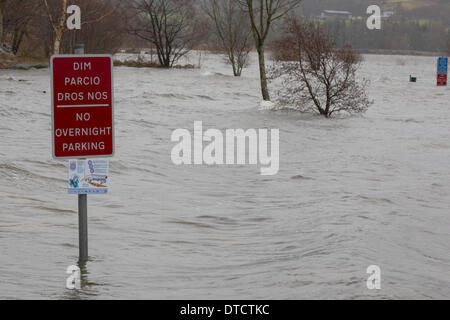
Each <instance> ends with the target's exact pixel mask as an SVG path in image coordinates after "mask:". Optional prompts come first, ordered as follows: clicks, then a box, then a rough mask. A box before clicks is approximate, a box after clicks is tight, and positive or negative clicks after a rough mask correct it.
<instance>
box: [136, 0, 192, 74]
mask: <svg viewBox="0 0 450 320" xmlns="http://www.w3.org/2000/svg"><path fill="white" fill-rule="evenodd" d="M132 4H133V9H134V14H133V20H134V21H132V22H130V26H129V32H130V33H131V34H133V35H135V36H137V37H138V38H141V39H144V40H146V41H148V42H150V43H152V44H153V45H154V46H155V48H156V54H157V56H158V61H159V63H160V65H161V66H163V67H166V68H170V67H172V66H173V65H174V64H175V63H176V62H177V61H178V60H179V59H180V58H181V57H183V56H184V55H186V54H187V53H188V52H189V51H190V50H191V49H192V48H193V46H194V45H195V44H196V42H197V40H198V39H197V38H196V31H197V30H196V25H195V23H194V19H193V16H194V7H193V1H192V0H134V1H132Z"/></svg>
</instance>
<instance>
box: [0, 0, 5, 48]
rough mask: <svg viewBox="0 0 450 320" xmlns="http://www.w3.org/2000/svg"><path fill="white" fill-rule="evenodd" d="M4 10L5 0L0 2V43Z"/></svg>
mask: <svg viewBox="0 0 450 320" xmlns="http://www.w3.org/2000/svg"><path fill="white" fill-rule="evenodd" d="M4 10H5V0H0V43H1V42H2V40H3V11H4Z"/></svg>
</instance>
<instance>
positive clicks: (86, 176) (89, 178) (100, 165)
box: [68, 159, 109, 194]
mask: <svg viewBox="0 0 450 320" xmlns="http://www.w3.org/2000/svg"><path fill="white" fill-rule="evenodd" d="M108 170H109V161H108V160H85V159H83V160H70V161H69V179H68V180H69V181H68V183H69V188H68V191H69V194H105V193H107V192H108Z"/></svg>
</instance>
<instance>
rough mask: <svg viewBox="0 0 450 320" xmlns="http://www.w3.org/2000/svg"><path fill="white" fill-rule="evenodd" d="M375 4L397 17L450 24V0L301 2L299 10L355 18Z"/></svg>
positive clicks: (335, 0) (313, 13)
mask: <svg viewBox="0 0 450 320" xmlns="http://www.w3.org/2000/svg"><path fill="white" fill-rule="evenodd" d="M376 3H378V4H379V5H380V7H381V9H382V10H383V11H385V10H393V11H395V12H396V14H397V15H398V16H403V17H406V18H413V19H421V18H422V19H431V20H441V21H445V22H448V23H450V0H378V1H373V0H303V2H302V5H301V8H302V13H303V14H305V15H307V16H310V15H318V14H319V13H320V12H321V11H322V10H326V9H328V10H345V11H351V12H352V13H353V14H354V15H355V16H364V15H366V10H367V7H368V6H369V5H372V4H376Z"/></svg>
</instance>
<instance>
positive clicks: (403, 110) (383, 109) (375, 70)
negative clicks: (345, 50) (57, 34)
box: [0, 54, 450, 299]
mask: <svg viewBox="0 0 450 320" xmlns="http://www.w3.org/2000/svg"><path fill="white" fill-rule="evenodd" d="M198 58H199V57H197V55H196V54H194V55H193V56H192V57H191V61H190V63H193V64H197V63H198ZM254 60H255V59H254V57H253V63H252V64H251V65H250V67H249V68H248V69H246V70H244V74H243V77H242V78H240V79H237V78H234V77H232V76H231V71H230V67H229V66H227V65H226V64H225V63H224V62H223V59H222V58H221V57H219V56H215V55H203V56H202V57H201V61H200V62H201V64H202V68H201V69H195V70H157V69H133V68H126V67H121V68H115V93H116V104H115V110H116V155H115V157H114V158H113V159H111V163H110V177H111V181H110V192H109V194H108V195H106V196H102V195H99V196H88V205H89V250H90V251H89V254H90V261H89V262H88V264H87V266H86V267H85V269H84V272H85V273H84V275H83V288H82V290H80V291H70V290H68V289H66V288H65V282H66V277H67V275H66V274H65V271H66V268H67V267H68V266H70V265H73V264H76V261H77V257H78V229H77V228H78V218H77V198H76V196H71V195H68V194H67V190H66V188H67V182H66V179H67V166H68V164H67V161H55V160H52V158H51V132H50V126H51V125H50V117H51V115H50V77H49V70H35V71H13V70H0V137H1V138H0V203H1V206H0V298H1V299H15V298H19V299H48V298H49V299H60V298H63V299H183V298H184V299H213V298H214V299H250V298H251V299H260V298H261V299H317V298H324V299H334V298H337V299H352V298H358V299H368V298H383V299H384V298H398V299H406V298H414V299H419V298H450V103H449V101H450V99H449V97H450V88H448V87H447V88H437V87H436V86H435V83H436V59H435V58H430V57H394V56H366V61H365V63H364V66H363V70H362V74H363V75H364V76H366V77H367V78H369V79H370V80H371V82H372V83H371V86H370V96H371V98H372V99H374V100H375V104H374V105H373V106H372V107H371V109H370V110H369V111H368V112H367V113H366V114H365V115H363V116H353V117H343V118H337V119H331V120H329V119H322V118H320V117H318V116H313V115H305V114H298V113H296V112H292V111H276V112H275V111H267V110H264V111H263V110H259V109H258V106H259V103H260V93H259V84H258V71H257V65H256V63H255V62H254ZM410 74H412V75H414V76H417V77H418V82H417V83H409V82H408V80H409V75H410ZM194 121H203V126H204V128H205V129H207V128H217V129H227V128H244V129H248V128H279V129H280V171H279V174H278V175H276V176H261V175H260V172H259V168H258V167H255V166H214V167H207V166H179V167H177V166H175V165H174V164H173V163H172V161H171V157H170V155H171V149H172V148H173V147H174V145H175V143H172V142H171V141H170V137H171V134H172V131H173V130H175V129H177V128H186V129H189V130H191V131H192V130H193V125H194ZM370 265H378V266H380V268H381V271H382V284H381V285H382V289H381V290H375V291H370V290H368V289H367V287H366V280H367V277H368V276H369V275H368V274H366V269H367V267H368V266H370Z"/></svg>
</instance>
